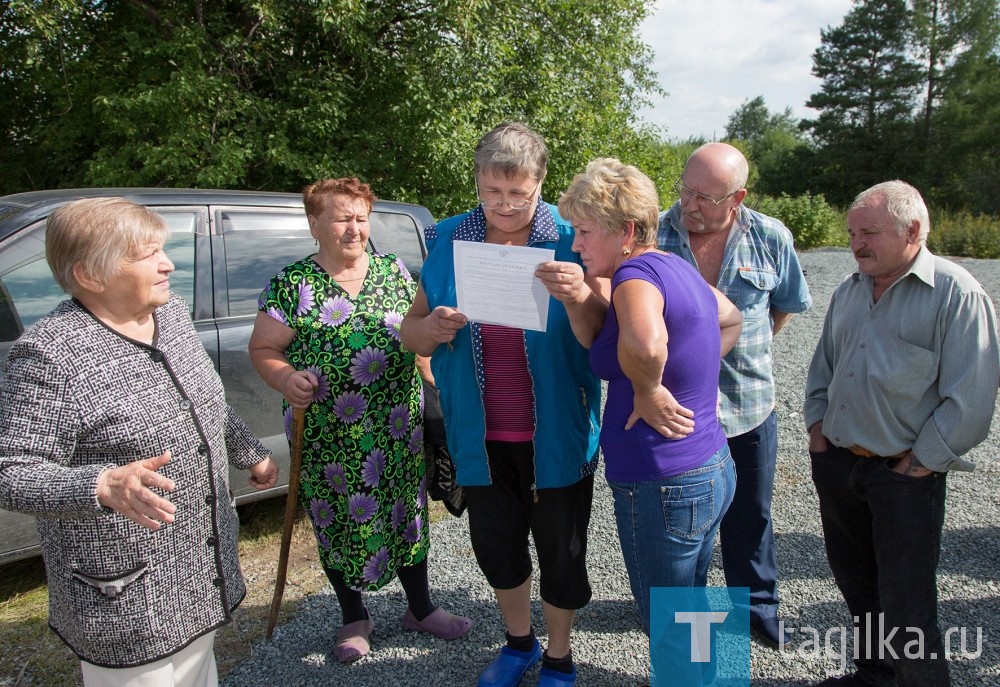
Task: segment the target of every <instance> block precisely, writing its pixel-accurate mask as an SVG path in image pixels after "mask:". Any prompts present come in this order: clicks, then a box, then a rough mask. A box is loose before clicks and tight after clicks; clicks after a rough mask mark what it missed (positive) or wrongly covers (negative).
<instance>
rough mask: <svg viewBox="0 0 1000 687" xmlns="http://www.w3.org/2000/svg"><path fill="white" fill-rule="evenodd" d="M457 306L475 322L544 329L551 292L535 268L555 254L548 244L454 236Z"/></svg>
mask: <svg viewBox="0 0 1000 687" xmlns="http://www.w3.org/2000/svg"><path fill="white" fill-rule="evenodd" d="M452 245H453V246H454V250H455V289H456V291H457V297H458V310H459V311H460V312H461V313H462V314H463V315H465V316H466V317H468V318H469V319H470V320H472V321H474V322H485V323H486V324H500V325H504V326H505V327H515V328H517V329H533V330H535V331H539V332H544V331H545V326H546V323H547V321H548V318H549V292H548V290H547V289H546V288H545V285H544V284H542V282H541V281H540V280H539V279H537V278H536V277H535V268H537V267H538V265H539V264H541V263H543V262H548V261H550V260H553V259H555V255H556V252H555V251H554V250H551V249H549V248H527V247H526V246H498V245H496V244H493V243H478V242H476V241H455V242H454V243H453V244H452Z"/></svg>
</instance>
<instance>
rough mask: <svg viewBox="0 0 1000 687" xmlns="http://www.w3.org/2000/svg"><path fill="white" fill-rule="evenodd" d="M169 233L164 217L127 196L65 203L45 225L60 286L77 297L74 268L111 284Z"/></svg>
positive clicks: (49, 253)
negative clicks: (127, 262) (129, 262)
mask: <svg viewBox="0 0 1000 687" xmlns="http://www.w3.org/2000/svg"><path fill="white" fill-rule="evenodd" d="M169 235H170V227H169V226H168V225H167V222H166V220H164V219H163V218H162V217H160V216H159V215H158V214H156V213H155V212H153V211H152V210H150V209H148V208H146V207H143V206H142V205H137V204H136V203H133V202H132V201H129V200H125V199H124V198H84V199H82V200H74V201H72V202H69V203H67V204H66V205H63V206H62V207H60V208H58V209H57V210H56V211H55V212H53V213H52V214H51V215H49V218H48V220H47V221H46V223H45V260H46V261H47V262H48V263H49V269H51V270H52V274H53V275H54V276H55V278H56V281H57V282H59V286H61V287H62V289H63V291H65V292H66V293H68V294H70V295H73V296H76V295H78V294H79V293H80V289H81V286H80V284H79V282H77V280H76V277H75V276H74V275H73V268H74V267H75V266H76V265H80V267H81V269H82V270H83V271H84V272H85V273H86V274H87V275H88V276H89V277H90V278H91V279H95V280H96V281H98V282H100V283H102V284H107V283H108V282H110V281H111V280H112V279H114V278H115V277H117V276H118V275H119V274H120V273H121V268H122V263H123V262H124V261H125V260H128V259H129V258H137V257H139V254H140V252H141V251H142V250H144V249H145V248H146V246H148V245H149V244H151V243H156V244H160V245H162V244H163V242H164V241H166V240H167V237H168V236H169Z"/></svg>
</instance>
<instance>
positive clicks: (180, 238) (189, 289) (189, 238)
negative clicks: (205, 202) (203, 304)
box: [150, 208, 203, 312]
mask: <svg viewBox="0 0 1000 687" xmlns="http://www.w3.org/2000/svg"><path fill="white" fill-rule="evenodd" d="M150 209H151V210H153V211H154V212H156V213H157V214H159V215H160V216H161V217H163V219H165V220H166V221H167V224H168V225H169V226H170V237H169V238H168V239H167V241H166V243H164V244H163V250H164V251H165V252H166V254H167V257H168V258H170V261H171V262H172V263H174V271H173V272H172V273H171V275H170V290H171V291H173V292H174V293H176V294H178V295H179V296H181V298H183V299H184V302H185V303H187V304H188V309H189V310H191V311H192V312H193V310H194V268H195V265H194V237H195V234H196V233H197V232H198V227H199V226H200V225H201V223H202V221H203V220H202V216H201V213H200V212H199V211H198V210H191V209H184V210H177V209H173V208H150Z"/></svg>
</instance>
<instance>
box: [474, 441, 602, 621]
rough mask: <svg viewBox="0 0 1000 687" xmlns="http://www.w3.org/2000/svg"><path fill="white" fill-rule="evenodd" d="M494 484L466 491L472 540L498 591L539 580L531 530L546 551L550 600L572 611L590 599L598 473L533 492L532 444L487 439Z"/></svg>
mask: <svg viewBox="0 0 1000 687" xmlns="http://www.w3.org/2000/svg"><path fill="white" fill-rule="evenodd" d="M486 456H487V460H488V461H489V468H490V477H491V481H492V484H490V485H489V486H485V487H465V494H466V498H467V500H468V504H469V536H470V538H471V540H472V550H473V551H474V552H475V554H476V561H477V562H478V563H479V568H480V569H481V570H482V571H483V574H484V575H485V576H486V580H487V581H488V582H489V583H490V586H491V587H493V588H495V589H514V588H516V587H519V586H521V585H522V584H523V583H524V582H525V581H526V580H527V579H528V578H529V577H530V576H531V555H530V553H529V550H528V533H529V532H530V533H531V536H532V538H533V539H534V541H535V550H536V552H537V554H538V569H539V591H540V595H541V597H542V600H543V601H545V602H546V603H548V604H550V605H552V606H555V607H556V608H561V609H564V610H577V609H580V608H583V607H584V606H586V605H587V602H588V601H590V597H591V589H590V580H589V579H588V577H587V527H588V525H589V524H590V510H591V504H592V501H593V496H594V476H593V475H588V476H587V477H584V478H583V479H581V480H580V481H579V482H577V483H576V484H571V485H569V486H567V487H558V488H554V489H538V490H537V491H536V490H534V489H533V487H534V483H535V460H534V458H535V450H534V446H533V444H532V443H531V442H530V441H525V442H507V441H487V442H486Z"/></svg>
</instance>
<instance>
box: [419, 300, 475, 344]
mask: <svg viewBox="0 0 1000 687" xmlns="http://www.w3.org/2000/svg"><path fill="white" fill-rule="evenodd" d="M468 323H469V318H468V317H466V316H465V315H463V314H462V313H460V312H459V311H458V310H455V308H449V307H448V306H447V305H439V306H438V307H436V308H434V309H433V310H431V314H430V315H428V316H427V329H428V331H429V332H430V334H431V338H432V339H434V341H435V342H436V343H439V344H443V343H451V342H452V341H454V340H455V332H457V331H458V330H459V329H461V328H462V327H464V326H465V325H467V324H468Z"/></svg>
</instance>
